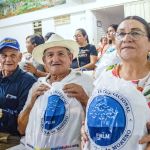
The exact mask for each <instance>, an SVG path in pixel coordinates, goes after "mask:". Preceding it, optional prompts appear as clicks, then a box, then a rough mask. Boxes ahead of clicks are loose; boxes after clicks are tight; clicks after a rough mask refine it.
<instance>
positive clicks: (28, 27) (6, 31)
mask: <svg viewBox="0 0 150 150" xmlns="http://www.w3.org/2000/svg"><path fill="white" fill-rule="evenodd" d="M30 34H33V28H32V24H31V23H28V24H20V25H17V26H9V27H6V28H0V40H2V39H3V38H5V37H12V38H15V39H17V40H18V42H19V43H20V48H21V51H26V48H25V39H26V37H27V36H28V35H30Z"/></svg>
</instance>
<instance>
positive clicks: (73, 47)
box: [32, 34, 79, 64]
mask: <svg viewBox="0 0 150 150" xmlns="http://www.w3.org/2000/svg"><path fill="white" fill-rule="evenodd" d="M55 46H60V47H65V48H68V49H69V50H70V52H71V53H72V54H73V57H74V58H75V57H77V55H78V51H79V46H78V44H77V43H76V42H75V41H73V40H67V39H64V38H63V37H61V36H59V35H58V34H53V35H52V36H51V37H50V38H49V39H48V40H47V41H46V42H45V43H44V44H41V45H39V46H37V47H35V48H34V50H33V52H32V56H33V58H34V59H35V60H36V61H37V62H39V63H40V64H43V60H42V57H43V52H44V51H45V50H46V49H48V48H51V47H55Z"/></svg>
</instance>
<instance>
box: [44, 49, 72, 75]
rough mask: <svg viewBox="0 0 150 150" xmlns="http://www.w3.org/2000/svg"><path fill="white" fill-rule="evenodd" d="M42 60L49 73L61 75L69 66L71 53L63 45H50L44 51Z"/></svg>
mask: <svg viewBox="0 0 150 150" xmlns="http://www.w3.org/2000/svg"><path fill="white" fill-rule="evenodd" d="M43 61H44V63H45V65H46V67H47V68H48V70H49V72H50V73H51V74H55V75H61V74H64V73H65V72H67V71H68V69H69V68H70V65H71V62H72V54H71V53H70V52H69V51H68V50H67V49H66V48H64V47H52V48H48V49H47V50H46V51H45V52H44V57H43Z"/></svg>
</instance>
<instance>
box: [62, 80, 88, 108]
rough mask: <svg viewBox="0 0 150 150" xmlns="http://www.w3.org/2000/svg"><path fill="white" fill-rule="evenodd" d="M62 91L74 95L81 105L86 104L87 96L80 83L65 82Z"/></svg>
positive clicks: (69, 95)
mask: <svg viewBox="0 0 150 150" xmlns="http://www.w3.org/2000/svg"><path fill="white" fill-rule="evenodd" d="M63 91H64V93H66V94H67V96H68V97H75V98H76V99H77V100H78V101H80V102H81V104H82V105H84V106H86V104H87V101H88V99H89V97H88V96H87V94H86V92H85V91H84V89H83V88H82V86H81V85H78V84H75V83H70V84H66V85H65V86H64V88H63Z"/></svg>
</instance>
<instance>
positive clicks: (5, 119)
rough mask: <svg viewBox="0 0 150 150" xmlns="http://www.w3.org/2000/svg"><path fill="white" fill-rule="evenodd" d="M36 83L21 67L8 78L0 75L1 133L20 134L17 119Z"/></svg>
mask: <svg viewBox="0 0 150 150" xmlns="http://www.w3.org/2000/svg"><path fill="white" fill-rule="evenodd" d="M35 81H36V79H35V78H34V77H32V76H31V75H29V74H28V73H26V72H24V71H22V70H21V69H20V68H19V67H17V69H16V70H15V71H14V73H13V74H12V75H10V76H8V77H3V76H2V73H0V108H1V109H2V116H1V118H0V132H6V133H10V134H18V131H17V118H18V114H19V113H20V111H21V110H22V108H23V106H24V104H25V102H26V100H27V96H28V92H29V89H30V88H31V86H32V85H33V83H34V82H35Z"/></svg>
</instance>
